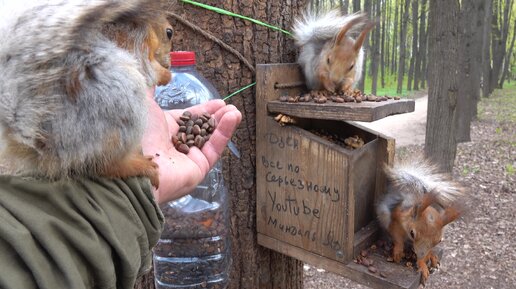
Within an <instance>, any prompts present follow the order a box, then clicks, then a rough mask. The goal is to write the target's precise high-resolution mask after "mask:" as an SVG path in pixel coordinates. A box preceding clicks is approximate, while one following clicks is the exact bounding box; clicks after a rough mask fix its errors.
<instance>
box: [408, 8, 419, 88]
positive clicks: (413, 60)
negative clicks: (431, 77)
mask: <svg viewBox="0 0 516 289" xmlns="http://www.w3.org/2000/svg"><path fill="white" fill-rule="evenodd" d="M418 3H419V0H412V57H411V58H410V68H409V75H408V77H409V78H408V85H407V89H408V90H412V89H414V90H417V89H418V87H419V85H417V78H416V72H415V71H416V67H415V66H416V61H417V60H418V59H419V52H418V50H419V49H418V47H417V43H418V41H417V40H418V35H417V32H418V30H417V24H418V17H417V15H418V12H419V11H418V10H419V5H418ZM412 80H414V86H412Z"/></svg>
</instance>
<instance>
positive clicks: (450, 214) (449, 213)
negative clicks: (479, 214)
mask: <svg viewBox="0 0 516 289" xmlns="http://www.w3.org/2000/svg"><path fill="white" fill-rule="evenodd" d="M460 214H461V212H460V210H458V209H457V208H454V207H448V208H446V209H444V215H443V227H444V226H446V225H448V224H449V223H451V222H453V221H455V219H457V218H458V217H459V216H460Z"/></svg>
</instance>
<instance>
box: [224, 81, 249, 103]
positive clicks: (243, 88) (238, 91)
mask: <svg viewBox="0 0 516 289" xmlns="http://www.w3.org/2000/svg"><path fill="white" fill-rule="evenodd" d="M255 84H256V82H253V83H251V84H249V85H246V86H244V87H242V88H240V89H239V90H237V91H235V92H233V93H232V94H230V95H228V96H226V97H224V98H223V99H222V100H224V101H226V99H228V98H230V97H232V96H233V95H235V94H238V93H240V92H242V91H244V90H246V89H248V88H249V87H252V86H254V85H255Z"/></svg>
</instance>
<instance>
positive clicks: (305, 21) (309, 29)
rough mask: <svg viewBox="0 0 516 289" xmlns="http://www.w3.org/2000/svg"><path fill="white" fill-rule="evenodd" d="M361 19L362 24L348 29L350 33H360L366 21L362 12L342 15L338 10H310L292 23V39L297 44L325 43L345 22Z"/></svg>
mask: <svg viewBox="0 0 516 289" xmlns="http://www.w3.org/2000/svg"><path fill="white" fill-rule="evenodd" d="M358 18H360V19H361V21H360V22H362V25H354V26H353V27H352V28H351V30H350V31H349V33H350V35H353V34H358V33H360V30H361V28H362V26H363V24H365V23H366V22H367V17H366V15H365V14H363V13H359V12H357V13H354V14H349V15H342V14H341V12H340V11H339V10H330V11H328V12H325V13H324V14H317V13H314V12H312V11H310V10H308V11H307V12H305V14H304V15H303V16H302V17H301V18H300V19H297V20H296V21H295V23H294V27H293V32H294V39H295V41H296V44H297V45H298V46H304V45H307V44H309V43H325V42H327V41H329V40H331V39H332V38H334V37H335V36H336V35H337V33H338V32H339V31H340V30H341V29H342V27H344V26H345V25H346V24H347V23H349V22H351V21H355V20H357V19H358Z"/></svg>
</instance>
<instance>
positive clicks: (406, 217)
mask: <svg viewBox="0 0 516 289" xmlns="http://www.w3.org/2000/svg"><path fill="white" fill-rule="evenodd" d="M384 171H385V174H386V177H387V192H386V194H385V195H384V196H383V198H381V199H380V201H379V202H378V203H377V204H376V214H377V217H378V220H379V223H380V225H381V227H383V229H385V230H386V231H387V232H388V233H389V235H390V236H391V238H392V240H393V252H392V258H393V260H394V262H397V263H398V262H400V261H401V259H402V258H403V257H404V253H403V251H404V243H405V241H410V242H411V243H412V246H413V249H414V253H416V255H417V267H418V271H420V272H421V275H422V277H421V282H422V284H425V282H426V280H427V279H428V276H429V270H428V266H427V263H428V261H430V266H431V268H438V264H439V259H438V257H437V256H436V255H435V254H434V253H433V251H432V248H434V247H435V246H436V245H437V244H439V243H440V242H441V241H442V238H443V227H444V226H446V225H447V224H449V223H450V222H453V221H454V220H455V219H457V218H458V217H459V216H460V215H461V211H462V210H461V209H460V208H459V205H458V200H459V199H461V198H462V197H463V196H464V188H463V187H462V186H461V185H460V184H458V183H457V182H455V181H453V180H452V179H451V177H450V176H449V175H447V174H443V173H439V171H438V167H437V166H436V165H434V164H432V163H431V162H430V161H428V160H426V159H423V160H421V159H414V160H405V161H403V162H401V163H399V164H396V165H395V166H394V167H389V166H385V167H384Z"/></svg>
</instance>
